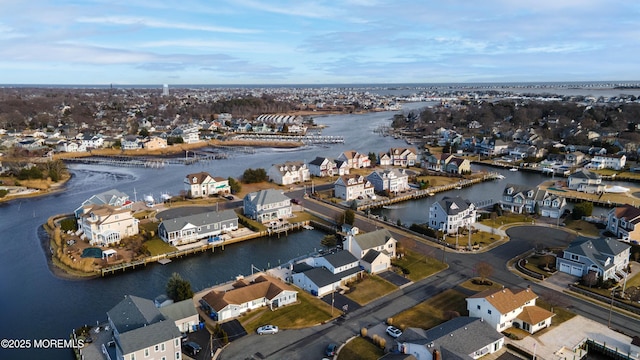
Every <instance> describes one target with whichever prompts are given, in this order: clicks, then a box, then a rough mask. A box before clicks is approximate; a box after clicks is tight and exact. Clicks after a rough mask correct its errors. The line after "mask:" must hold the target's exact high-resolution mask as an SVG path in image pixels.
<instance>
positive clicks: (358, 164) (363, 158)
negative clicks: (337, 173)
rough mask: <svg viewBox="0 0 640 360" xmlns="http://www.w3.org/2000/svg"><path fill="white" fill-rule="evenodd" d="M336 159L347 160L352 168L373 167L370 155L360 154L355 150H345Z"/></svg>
mask: <svg viewBox="0 0 640 360" xmlns="http://www.w3.org/2000/svg"><path fill="white" fill-rule="evenodd" d="M336 160H341V161H346V162H347V165H348V166H349V167H350V168H351V169H361V168H368V167H371V159H369V156H368V155H365V154H360V153H359V152H357V151H355V150H347V151H343V152H342V153H340V155H338V157H337V158H336Z"/></svg>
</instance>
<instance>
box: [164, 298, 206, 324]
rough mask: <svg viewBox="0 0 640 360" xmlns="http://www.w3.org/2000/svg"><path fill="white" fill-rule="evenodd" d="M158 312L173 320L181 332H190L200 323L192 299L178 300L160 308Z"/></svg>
mask: <svg viewBox="0 0 640 360" xmlns="http://www.w3.org/2000/svg"><path fill="white" fill-rule="evenodd" d="M160 313H162V315H164V317H165V318H167V319H169V320H173V322H174V323H175V325H176V327H177V328H178V330H180V331H181V332H191V331H194V328H196V327H197V325H198V324H199V323H200V317H199V316H198V311H197V310H196V307H195V305H194V303H193V299H186V300H182V301H178V302H177V303H173V304H169V305H166V306H163V307H161V308H160Z"/></svg>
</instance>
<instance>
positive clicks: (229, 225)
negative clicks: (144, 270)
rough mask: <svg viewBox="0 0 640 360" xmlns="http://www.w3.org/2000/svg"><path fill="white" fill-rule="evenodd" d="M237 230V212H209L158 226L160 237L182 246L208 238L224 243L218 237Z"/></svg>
mask: <svg viewBox="0 0 640 360" xmlns="http://www.w3.org/2000/svg"><path fill="white" fill-rule="evenodd" d="M237 229H238V215H236V213H235V211H233V210H223V211H209V212H205V213H200V214H194V215H188V216H183V217H179V218H175V219H166V220H163V221H162V222H161V223H160V225H159V226H158V236H159V237H160V238H161V239H162V240H163V241H165V242H167V243H169V244H171V245H181V244H188V243H192V242H195V241H199V240H202V239H206V238H209V240H210V241H222V240H221V239H220V238H219V237H218V235H220V234H223V233H227V232H229V231H233V230H237Z"/></svg>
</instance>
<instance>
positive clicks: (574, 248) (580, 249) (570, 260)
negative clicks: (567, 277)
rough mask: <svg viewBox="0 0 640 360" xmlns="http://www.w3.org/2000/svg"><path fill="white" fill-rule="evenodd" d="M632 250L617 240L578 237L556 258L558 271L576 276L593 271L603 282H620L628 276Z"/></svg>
mask: <svg viewBox="0 0 640 360" xmlns="http://www.w3.org/2000/svg"><path fill="white" fill-rule="evenodd" d="M630 249H631V246H629V245H627V244H625V243H623V242H620V241H618V240H616V239H611V238H597V239H595V238H588V237H584V236H578V237H577V238H576V239H575V240H573V241H572V242H571V243H570V244H569V247H567V249H565V250H564V251H563V252H562V256H558V257H556V269H558V270H560V271H562V272H564V273H567V274H571V275H575V276H584V275H587V274H588V273H589V272H591V271H593V272H595V273H596V274H597V275H598V277H600V278H602V279H603V280H607V279H613V280H615V281H620V280H622V279H624V278H625V277H626V276H627V275H628V274H627V272H626V270H627V267H628V266H629V252H630Z"/></svg>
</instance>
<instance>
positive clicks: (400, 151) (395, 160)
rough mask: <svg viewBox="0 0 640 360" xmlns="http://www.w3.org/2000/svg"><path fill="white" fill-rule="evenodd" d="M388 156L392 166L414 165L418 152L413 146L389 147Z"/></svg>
mask: <svg viewBox="0 0 640 360" xmlns="http://www.w3.org/2000/svg"><path fill="white" fill-rule="evenodd" d="M389 157H390V158H391V165H393V166H405V167H406V166H415V165H416V164H417V162H418V152H417V151H416V149H414V148H391V149H389Z"/></svg>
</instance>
